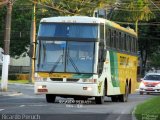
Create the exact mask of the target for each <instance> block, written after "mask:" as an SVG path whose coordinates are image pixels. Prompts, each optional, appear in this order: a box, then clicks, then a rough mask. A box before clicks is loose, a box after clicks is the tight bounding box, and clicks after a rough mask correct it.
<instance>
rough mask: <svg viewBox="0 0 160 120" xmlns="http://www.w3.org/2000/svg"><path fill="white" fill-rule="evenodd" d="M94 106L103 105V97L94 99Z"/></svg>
mask: <svg viewBox="0 0 160 120" xmlns="http://www.w3.org/2000/svg"><path fill="white" fill-rule="evenodd" d="M95 102H96V104H103V103H104V96H99V97H95Z"/></svg>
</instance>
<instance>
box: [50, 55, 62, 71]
mask: <svg viewBox="0 0 160 120" xmlns="http://www.w3.org/2000/svg"><path fill="white" fill-rule="evenodd" d="M63 56H64V55H61V56H59V58H58V59H57V61H56V62H55V63H56V64H55V65H54V66H53V67H52V69H51V70H50V73H52V72H54V70H55V69H56V68H57V66H58V64H59V62H60V61H61V59H62V64H63Z"/></svg>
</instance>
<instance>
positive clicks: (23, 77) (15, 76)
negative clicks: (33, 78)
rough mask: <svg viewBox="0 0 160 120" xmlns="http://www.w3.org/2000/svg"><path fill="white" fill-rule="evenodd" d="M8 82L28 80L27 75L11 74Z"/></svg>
mask: <svg viewBox="0 0 160 120" xmlns="http://www.w3.org/2000/svg"><path fill="white" fill-rule="evenodd" d="M8 79H9V80H29V74H11V75H9V76H8Z"/></svg>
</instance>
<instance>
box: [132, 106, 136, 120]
mask: <svg viewBox="0 0 160 120" xmlns="http://www.w3.org/2000/svg"><path fill="white" fill-rule="evenodd" d="M136 108H137V107H134V108H133V111H132V120H137V119H136V116H135V110H136Z"/></svg>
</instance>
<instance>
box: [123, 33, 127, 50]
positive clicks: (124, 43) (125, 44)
mask: <svg viewBox="0 0 160 120" xmlns="http://www.w3.org/2000/svg"><path fill="white" fill-rule="evenodd" d="M126 42H127V36H126V34H124V42H123V47H124V48H123V49H124V51H127V47H126V46H127V43H126Z"/></svg>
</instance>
